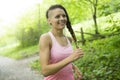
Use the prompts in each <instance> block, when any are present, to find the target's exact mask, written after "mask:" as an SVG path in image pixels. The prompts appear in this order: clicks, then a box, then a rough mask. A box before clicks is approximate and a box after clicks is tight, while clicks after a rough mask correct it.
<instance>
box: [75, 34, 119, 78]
mask: <svg viewBox="0 0 120 80" xmlns="http://www.w3.org/2000/svg"><path fill="white" fill-rule="evenodd" d="M119 37H120V35H118V36H114V37H111V38H106V39H103V40H98V41H93V42H92V43H87V45H86V46H83V47H82V48H83V50H84V57H83V58H81V59H79V60H78V61H76V62H75V64H76V65H77V66H78V67H79V68H80V70H81V72H82V73H83V80H119V79H120V76H119V75H120V72H119V70H120V67H119V65H120V46H119V44H120V39H119Z"/></svg>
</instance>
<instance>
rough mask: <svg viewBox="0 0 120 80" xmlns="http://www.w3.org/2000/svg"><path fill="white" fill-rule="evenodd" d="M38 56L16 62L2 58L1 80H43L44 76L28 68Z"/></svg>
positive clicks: (0, 57) (0, 66)
mask: <svg viewBox="0 0 120 80" xmlns="http://www.w3.org/2000/svg"><path fill="white" fill-rule="evenodd" d="M35 59H38V57H37V56H33V57H31V58H27V59H23V60H18V61H17V60H14V59H10V58H7V57H2V56H0V80H43V76H42V75H40V73H38V72H37V71H34V70H32V69H31V68H30V66H28V63H29V62H30V61H32V60H35Z"/></svg>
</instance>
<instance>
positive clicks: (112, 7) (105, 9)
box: [98, 0, 120, 16]
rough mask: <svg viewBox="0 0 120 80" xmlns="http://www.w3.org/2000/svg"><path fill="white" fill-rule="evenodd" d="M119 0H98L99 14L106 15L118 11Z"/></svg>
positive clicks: (119, 7)
mask: <svg viewBox="0 0 120 80" xmlns="http://www.w3.org/2000/svg"><path fill="white" fill-rule="evenodd" d="M119 4H120V0H106V1H104V0H103V1H99V6H98V10H99V13H98V15H99V16H107V15H110V14H112V13H115V12H119V11H120V5H119Z"/></svg>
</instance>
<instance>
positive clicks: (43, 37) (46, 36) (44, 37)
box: [40, 33, 51, 43]
mask: <svg viewBox="0 0 120 80" xmlns="http://www.w3.org/2000/svg"><path fill="white" fill-rule="evenodd" d="M40 42H44V43H50V42H51V38H50V35H49V34H48V33H44V34H42V35H41V36H40Z"/></svg>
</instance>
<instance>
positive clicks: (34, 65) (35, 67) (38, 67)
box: [29, 60, 41, 72]
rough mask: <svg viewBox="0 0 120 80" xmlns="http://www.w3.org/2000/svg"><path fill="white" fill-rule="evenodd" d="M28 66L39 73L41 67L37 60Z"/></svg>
mask: <svg viewBox="0 0 120 80" xmlns="http://www.w3.org/2000/svg"><path fill="white" fill-rule="evenodd" d="M29 65H30V66H31V67H32V69H34V70H37V71H39V72H40V71H41V65H40V61H39V60H35V61H32V62H31V63H30V64H29Z"/></svg>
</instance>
